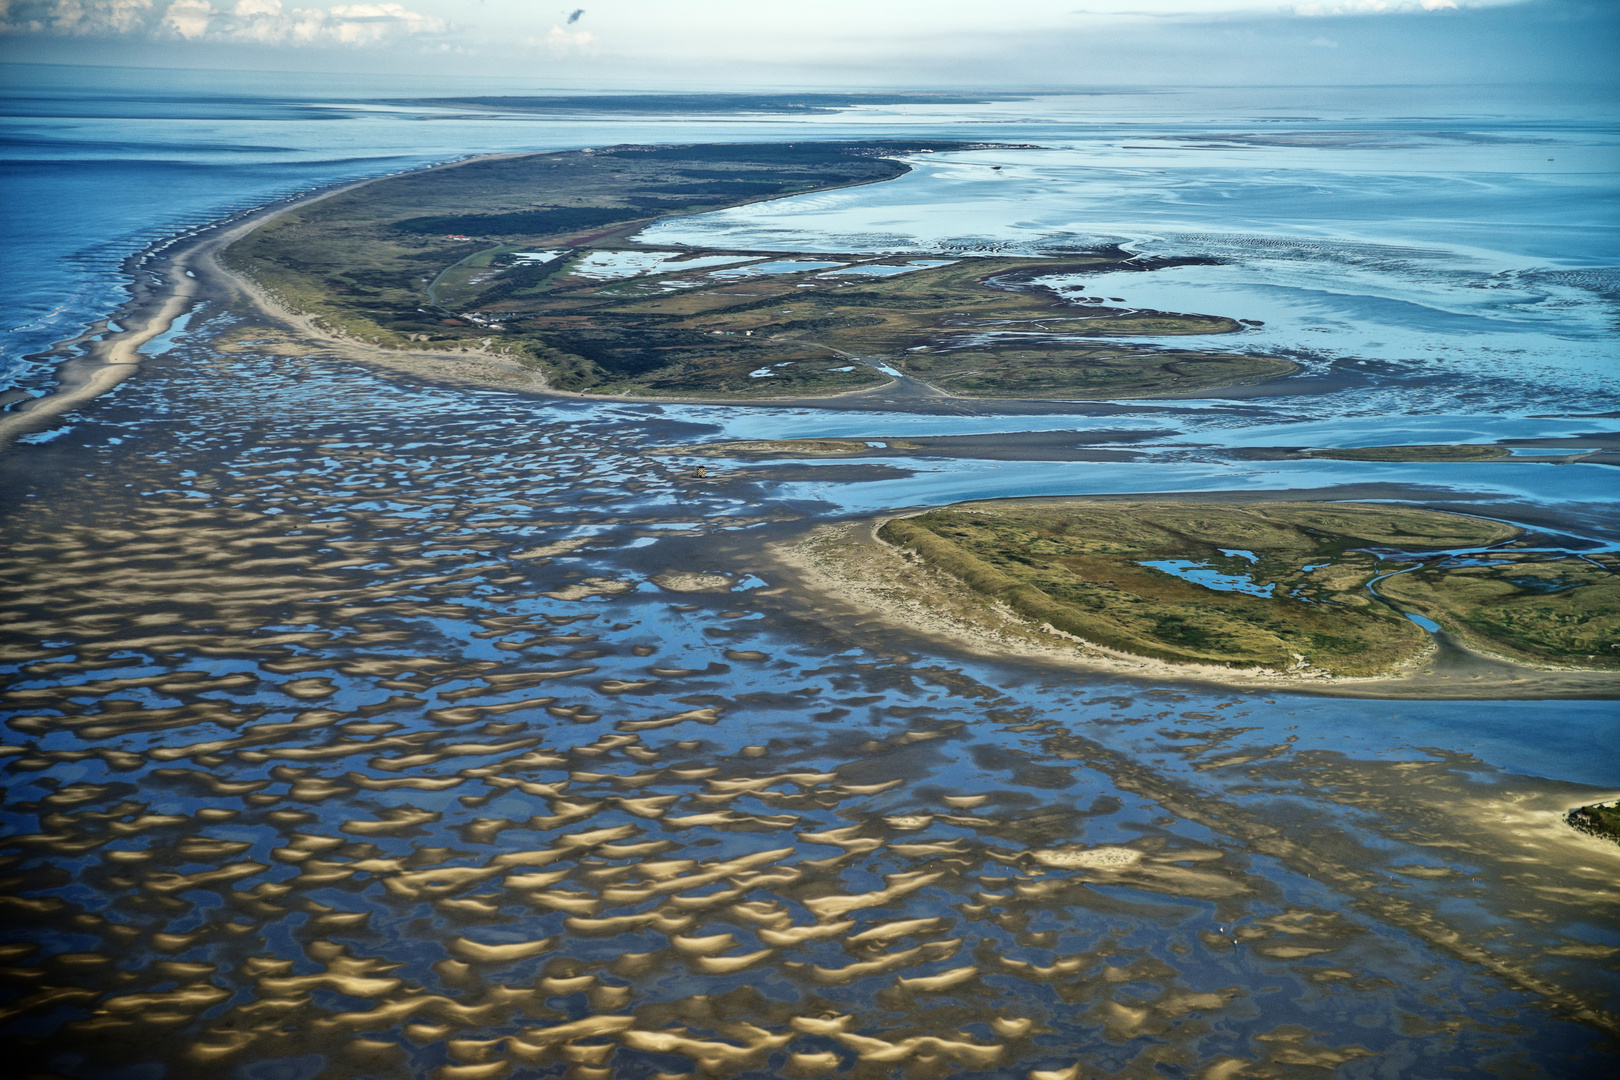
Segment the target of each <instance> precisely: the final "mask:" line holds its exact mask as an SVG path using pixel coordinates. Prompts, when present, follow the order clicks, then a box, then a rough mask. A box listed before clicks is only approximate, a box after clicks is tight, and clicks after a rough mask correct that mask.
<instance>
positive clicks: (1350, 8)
mask: <svg viewBox="0 0 1620 1080" xmlns="http://www.w3.org/2000/svg"><path fill="white" fill-rule="evenodd" d="M1459 6H1462V7H1480V6H1481V5H1480V4H1478V3H1470V2H1469V0H1463V2H1462V4H1461V5H1459V4H1458V2H1457V0H1312V2H1310V3H1305V4H1294V5H1293V6H1292V7H1290V8H1289V9H1287V10H1290V11H1292V12H1293V13H1294V14H1295V15H1391V14H1399V13H1401V12H1405V11H1456V10H1457V8H1458V7H1459Z"/></svg>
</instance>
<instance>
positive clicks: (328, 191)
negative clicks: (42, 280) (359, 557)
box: [0, 154, 520, 448]
mask: <svg viewBox="0 0 1620 1080" xmlns="http://www.w3.org/2000/svg"><path fill="white" fill-rule="evenodd" d="M514 156H519V155H513V154H486V155H481V156H479V157H472V158H466V159H463V160H460V161H455V162H448V163H445V164H443V165H434V166H430V167H429V169H428V170H424V171H432V170H436V169H448V168H455V167H457V166H459V165H465V164H468V163H469V162H472V161H486V160H491V159H495V158H502V157H514ZM385 179H387V177H385V176H384V177H372V178H370V179H367V180H359V181H354V182H350V183H343V184H336V185H333V186H331V187H327V188H323V189H321V190H319V191H315V192H312V193H309V194H305V195H300V196H296V197H293V198H290V199H284V200H281V201H278V202H274V203H270V204H267V205H265V206H261V207H258V208H256V209H254V210H250V211H247V212H245V213H242V214H239V215H235V216H233V217H230V218H227V219H225V220H223V221H220V222H218V223H216V224H214V225H211V226H207V227H204V228H202V229H199V230H197V231H196V232H193V233H190V234H187V235H185V236H183V237H180V238H178V239H176V238H170V239H167V240H162V241H159V242H158V243H156V244H153V245H152V246H151V247H149V248H147V249H146V250H145V251H143V252H141V253H139V254H137V255H133V256H131V257H130V258H129V259H128V260H127V261H126V262H125V264H124V268H125V271H126V272H127V273H129V274H130V275H131V277H132V279H133V280H132V282H131V284H130V299H129V300H128V301H127V302H126V303H125V304H124V305H123V306H122V307H120V308H119V310H118V311H117V313H116V314H114V315H113V316H112V321H113V322H115V323H116V324H117V325H118V326H120V327H123V329H121V330H117V331H114V332H112V333H108V334H103V335H100V336H95V335H85V336H81V337H80V338H76V339H73V340H71V341H67V342H62V343H59V344H58V345H57V346H56V349H55V350H52V351H58V350H62V349H66V348H70V347H72V346H73V345H76V344H80V343H82V342H86V341H88V346H87V347H86V348H85V349H84V350H83V352H82V354H81V355H79V356H78V357H75V358H74V359H71V360H68V361H65V362H64V363H63V364H62V365H61V368H60V369H59V376H58V384H57V388H56V389H55V390H53V391H52V392H50V393H48V394H45V395H42V396H40V397H37V398H33V399H32V400H29V401H25V402H22V403H20V404H19V405H18V406H17V407H16V408H15V409H13V410H12V411H10V412H7V413H5V414H0V448H4V447H6V446H8V445H10V444H11V443H12V442H14V441H16V440H17V439H18V438H19V437H20V436H23V435H27V434H30V433H32V432H37V431H42V430H44V429H46V428H48V427H50V426H51V424H52V422H53V421H54V420H55V419H56V418H57V417H59V416H61V415H63V414H64V413H67V412H70V411H72V410H73V409H75V408H77V407H78V406H80V405H82V404H84V403H85V402H87V401H90V400H93V399H94V398H97V397H99V396H101V395H102V394H105V393H106V392H107V391H109V390H111V389H112V388H113V387H115V386H117V385H118V384H119V383H121V382H123V381H124V380H125V379H127V378H129V377H130V376H132V375H134V374H135V373H136V372H137V371H138V370H139V369H140V365H141V360H142V354H141V348H142V346H144V345H146V344H147V343H149V342H151V341H152V340H154V339H155V338H158V337H160V336H162V335H163V334H166V333H168V332H169V330H171V329H172V328H173V327H174V323H175V320H177V319H179V318H180V317H181V316H183V315H185V314H187V313H188V312H190V311H192V310H193V309H194V308H195V307H196V306H197V305H198V304H199V303H200V302H202V301H205V300H226V299H235V298H245V299H247V300H248V301H249V302H250V303H252V304H253V306H255V307H257V308H258V309H259V310H260V311H262V312H263V313H264V314H266V315H269V316H271V317H272V318H274V319H276V320H278V321H281V322H286V323H289V324H291V325H292V326H293V327H294V328H295V329H296V330H298V331H299V332H300V333H301V334H303V335H306V336H308V337H310V338H313V339H316V340H318V341H320V342H321V343H322V344H327V345H333V346H338V347H341V348H342V349H343V351H344V352H346V353H350V354H361V355H358V356H357V358H363V359H377V358H382V359H388V358H393V354H390V353H389V352H388V351H387V350H382V349H367V348H366V347H365V346H364V345H363V344H362V343H360V342H355V341H351V340H348V339H340V338H337V337H335V336H333V335H331V334H328V333H326V332H324V331H323V330H321V329H320V328H319V327H318V326H316V325H315V324H314V320H313V319H312V318H310V317H308V316H304V315H300V314H298V313H296V312H292V311H289V310H287V309H286V308H284V307H282V306H281V305H279V304H277V303H276V302H275V301H274V300H273V299H272V298H271V297H269V296H267V295H266V294H265V293H264V291H263V290H261V289H259V288H258V287H257V286H255V285H254V284H253V283H252V282H250V281H248V280H247V279H245V278H243V277H242V276H241V275H238V274H235V273H232V272H231V271H229V270H227V269H226V268H225V267H224V265H223V264H222V263H221V262H220V261H219V256H220V255H221V254H222V253H223V252H224V250H225V249H226V248H228V247H230V246H231V245H232V244H234V243H235V242H236V241H238V240H240V239H241V238H242V237H244V236H246V235H247V234H248V233H250V232H252V231H253V230H254V229H256V228H258V227H259V226H261V225H263V224H265V223H266V222H270V221H274V220H275V219H276V218H279V217H281V216H282V215H284V214H287V213H290V212H291V211H293V210H296V209H298V208H300V207H303V206H308V205H310V204H311V203H317V202H321V201H322V200H325V199H329V198H331V197H332V196H334V195H338V194H341V193H343V192H345V191H353V190H354V189H356V188H360V187H364V186H366V185H367V184H374V183H376V182H377V181H379V180H385ZM368 352H375V353H377V354H379V356H378V357H370V356H367V355H363V354H365V353H368ZM413 355H415V354H413ZM461 355H462V356H465V354H461ZM424 358H425V354H424ZM489 359H493V358H492V357H491V358H489ZM510 367H511V368H512V369H513V371H518V370H520V369H518V368H517V366H516V365H515V364H514V365H510Z"/></svg>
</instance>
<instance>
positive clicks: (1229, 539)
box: [879, 501, 1569, 676]
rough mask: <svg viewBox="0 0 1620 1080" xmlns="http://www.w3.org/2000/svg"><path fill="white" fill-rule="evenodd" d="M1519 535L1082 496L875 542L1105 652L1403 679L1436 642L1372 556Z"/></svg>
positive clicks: (1288, 510) (1489, 528)
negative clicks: (1382, 582) (1384, 590)
mask: <svg viewBox="0 0 1620 1080" xmlns="http://www.w3.org/2000/svg"><path fill="white" fill-rule="evenodd" d="M1518 532H1519V530H1517V529H1515V528H1513V527H1512V526H1507V525H1502V524H1500V523H1498V522H1494V521H1488V520H1486V519H1483V518H1473V517H1465V516H1462V515H1458V514H1445V513H1438V512H1434V511H1427V510H1413V509H1407V508H1403V507H1386V506H1373V505H1363V504H1351V503H1344V504H1313V503H1255V504H1250V505H1246V506H1245V505H1236V506H1218V505H1212V504H1208V503H1196V504H1177V503H1141V504H1125V503H1086V502H1083V501H1075V502H1065V503H1056V504H1053V503H1042V504H1033V505H1013V506H1009V505H1004V504H990V505H984V504H980V505H974V506H966V507H951V508H946V509H942V510H934V511H930V512H928V513H925V514H921V515H918V516H915V517H908V518H899V519H895V520H892V521H889V522H887V523H886V524H884V525H883V527H882V529H881V530H880V531H879V535H880V536H881V537H882V538H883V539H884V540H887V541H888V542H890V543H892V544H896V545H899V546H901V547H904V548H907V549H909V550H911V551H913V552H915V553H916V554H918V555H919V556H920V557H921V558H922V559H923V560H924V561H925V562H926V563H927V564H928V565H930V566H932V567H934V568H936V569H938V570H940V571H942V572H944V573H946V574H949V575H951V576H952V577H954V578H956V579H958V580H959V581H961V582H963V583H964V584H966V585H967V586H968V587H969V588H971V589H972V590H973V591H974V592H976V593H978V594H980V595H981V596H982V597H984V598H985V599H986V600H988V601H994V602H997V603H1000V604H1004V605H1006V606H1007V607H1010V608H1011V609H1012V610H1014V611H1015V612H1017V613H1018V614H1020V615H1022V616H1024V617H1025V618H1027V619H1030V620H1031V621H1033V622H1035V623H1037V624H1046V625H1049V626H1050V627H1052V628H1054V629H1056V630H1059V631H1062V632H1064V633H1068V634H1073V635H1075V636H1077V637H1080V638H1083V639H1085V640H1086V641H1089V642H1091V643H1093V644H1096V645H1101V646H1104V647H1106V648H1111V649H1116V650H1119V651H1121V652H1127V653H1131V654H1134V655H1138V656H1148V657H1154V658H1157V659H1162V660H1169V661H1174V662H1181V663H1197V664H1215V665H1228V666H1238V667H1265V668H1270V669H1273V670H1290V669H1296V670H1303V671H1307V672H1326V673H1329V674H1334V675H1350V676H1366V675H1376V674H1381V673H1386V672H1389V671H1391V670H1393V669H1395V668H1396V667H1398V666H1399V665H1400V664H1401V663H1403V662H1405V661H1408V660H1410V659H1412V658H1414V657H1416V656H1417V655H1419V654H1420V653H1421V652H1422V650H1423V649H1424V648H1425V647H1426V645H1427V641H1428V638H1427V635H1426V634H1425V633H1424V632H1423V631H1421V630H1420V629H1418V627H1417V626H1415V625H1414V624H1413V623H1412V622H1411V621H1410V620H1408V619H1407V618H1406V617H1405V615H1404V614H1403V613H1402V611H1401V610H1397V609H1396V608H1394V607H1392V606H1391V605H1389V604H1387V603H1383V602H1380V601H1379V599H1378V598H1377V597H1376V596H1374V595H1373V594H1371V593H1369V591H1368V584H1369V582H1371V581H1372V580H1373V578H1375V577H1377V576H1379V575H1380V574H1385V573H1388V572H1390V571H1393V570H1398V569H1400V568H1401V567H1402V566H1403V565H1404V566H1407V567H1411V566H1412V565H1414V563H1415V559H1414V558H1413V557H1412V556H1400V557H1392V558H1390V559H1381V558H1380V557H1379V555H1378V554H1376V553H1375V552H1374V551H1373V550H1369V549H1371V548H1375V547H1377V548H1393V547H1395V546H1400V547H1402V548H1404V549H1407V550H1413V551H1420V552H1421V551H1432V550H1438V549H1446V548H1452V547H1458V546H1464V545H1474V546H1478V545H1489V544H1503V543H1507V542H1509V541H1511V540H1512V539H1514V537H1516V536H1517V535H1518ZM1251 557H1252V558H1251ZM1155 563H1157V564H1158V565H1157V566H1156V565H1153V564H1155ZM1166 568H1170V569H1166ZM1307 568H1309V569H1307ZM1391 580H1399V579H1398V578H1397V579H1391ZM1441 588H1442V590H1443V589H1444V586H1443V585H1442V586H1441ZM1414 606H1416V607H1418V610H1420V611H1421V612H1423V613H1424V614H1428V615H1429V616H1430V617H1434V618H1439V617H1440V616H1441V615H1442V614H1443V612H1442V610H1441V609H1440V608H1439V607H1437V606H1435V605H1433V604H1425V605H1421V606H1420V605H1414ZM1446 617H1447V618H1450V615H1446ZM1563 659H1564V660H1565V661H1566V662H1568V661H1569V658H1568V657H1567V656H1566V657H1563Z"/></svg>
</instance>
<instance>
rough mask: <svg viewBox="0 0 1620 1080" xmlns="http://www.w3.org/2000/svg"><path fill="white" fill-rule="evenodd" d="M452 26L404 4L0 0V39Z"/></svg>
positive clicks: (245, 36) (284, 37) (262, 39)
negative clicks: (3, 35)
mask: <svg viewBox="0 0 1620 1080" xmlns="http://www.w3.org/2000/svg"><path fill="white" fill-rule="evenodd" d="M452 28H453V27H452V24H451V23H450V22H449V20H447V19H443V18H440V17H438V16H435V15H425V14H422V13H420V12H416V11H411V10H409V9H407V8H405V7H404V6H403V5H400V4H392V3H389V4H340V5H337V6H335V7H330V8H318V7H311V8H296V7H295V8H289V7H287V6H285V5H284V4H282V3H281V0H238V2H237V3H236V4H234V5H228V4H221V5H220V6H219V7H217V8H216V7H215V6H214V5H213V4H212V3H211V2H210V0H172V2H171V3H168V4H163V5H159V4H156V3H153V0H0V33H9V34H51V35H67V36H79V37H115V36H124V35H141V36H145V37H150V38H158V39H161V38H178V39H180V40H182V41H225V42H241V43H247V44H254V45H375V44H380V43H384V42H388V41H393V40H397V39H400V38H408V37H419V36H423V35H439V34H444V33H446V32H448V31H450V30H451V29H452Z"/></svg>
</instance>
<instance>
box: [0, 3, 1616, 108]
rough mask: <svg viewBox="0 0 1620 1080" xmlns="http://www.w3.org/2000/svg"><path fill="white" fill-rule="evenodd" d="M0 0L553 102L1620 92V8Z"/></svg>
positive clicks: (112, 57)
mask: <svg viewBox="0 0 1620 1080" xmlns="http://www.w3.org/2000/svg"><path fill="white" fill-rule="evenodd" d="M578 2H579V3H583V4H588V5H589V6H583V7H581V6H576V5H575V3H572V2H571V3H568V4H561V3H557V2H556V0H551V2H547V0H402V2H400V3H392V2H390V3H352V4H334V5H329V6H317V5H316V4H311V5H310V6H307V7H300V6H296V5H295V4H293V3H284V2H283V0H0V59H3V60H6V61H10V62H35V63H41V62H45V63H69V64H72V63H80V64H103V65H105V64H127V65H134V66H161V67H195V68H249V69H256V70H269V71H276V70H286V71H317V72H318V71H328V72H333V73H338V72H341V73H345V74H348V73H360V72H376V73H385V74H407V75H408V74H412V73H418V72H419V73H424V74H428V73H431V74H434V75H453V74H456V73H458V72H465V73H468V74H478V75H480V76H492V75H493V76H502V75H506V76H512V77H521V78H523V79H525V80H529V81H534V80H539V81H541V82H545V83H548V84H552V85H555V86H557V87H559V88H569V87H577V88H592V89H599V88H621V89H649V90H652V89H676V88H679V89H689V90H696V89H716V90H735V89H739V88H744V87H755V88H773V89H774V88H783V87H837V88H840V89H845V90H852V89H899V88H914V89H993V88H997V87H1003V88H1008V89H1035V88H1063V87H1087V86H1117V85H1167V84H1168V85H1277V84H1282V85H1294V84H1298V85H1305V84H1309V85H1322V84H1341V83H1342V84H1351V85H1354V84H1392V83H1393V84H1401V83H1446V84H1455V83H1489V84H1498V85H1501V84H1509V85H1511V84H1514V83H1520V82H1522V83H1565V84H1584V85H1590V86H1594V87H1603V88H1606V89H1608V90H1611V91H1612V89H1613V88H1614V87H1615V86H1616V85H1617V83H1620V79H1617V73H1620V60H1617V58H1620V0H1269V2H1268V0H994V2H985V0H978V2H969V0H794V2H788V0H578Z"/></svg>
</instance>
